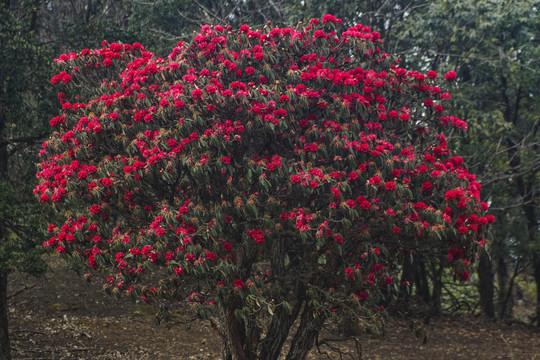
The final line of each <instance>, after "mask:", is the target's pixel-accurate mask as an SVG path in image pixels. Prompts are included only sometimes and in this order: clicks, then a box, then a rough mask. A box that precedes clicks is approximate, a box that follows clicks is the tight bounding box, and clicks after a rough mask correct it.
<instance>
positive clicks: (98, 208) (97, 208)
mask: <svg viewBox="0 0 540 360" xmlns="http://www.w3.org/2000/svg"><path fill="white" fill-rule="evenodd" d="M90 212H91V213H92V214H99V213H100V212H101V206H99V205H97V204H94V205H92V206H91V207H90Z"/></svg>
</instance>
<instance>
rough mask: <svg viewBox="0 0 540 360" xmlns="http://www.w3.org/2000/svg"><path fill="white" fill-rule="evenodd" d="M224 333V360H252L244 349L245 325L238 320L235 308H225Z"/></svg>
mask: <svg viewBox="0 0 540 360" xmlns="http://www.w3.org/2000/svg"><path fill="white" fill-rule="evenodd" d="M223 312H224V326H223V329H224V333H225V341H224V346H225V348H224V349H223V358H224V360H251V359H250V358H249V357H248V354H247V353H246V351H245V349H244V344H245V340H246V334H245V330H244V324H243V323H242V322H241V321H238V320H237V319H236V316H235V315H234V312H235V308H234V307H225V309H223Z"/></svg>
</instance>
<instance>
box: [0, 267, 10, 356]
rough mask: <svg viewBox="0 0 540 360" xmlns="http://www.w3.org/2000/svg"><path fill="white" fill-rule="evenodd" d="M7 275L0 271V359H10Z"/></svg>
mask: <svg viewBox="0 0 540 360" xmlns="http://www.w3.org/2000/svg"><path fill="white" fill-rule="evenodd" d="M7 278H8V275H7V274H5V273H3V272H0V360H11V352H10V347H9V332H8V301H7Z"/></svg>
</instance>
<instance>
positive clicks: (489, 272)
mask: <svg viewBox="0 0 540 360" xmlns="http://www.w3.org/2000/svg"><path fill="white" fill-rule="evenodd" d="M478 279H479V282H478V292H479V294H480V306H481V307H482V311H483V312H484V313H485V314H486V315H487V316H489V317H495V306H494V303H493V294H494V286H493V265H492V262H491V259H490V258H489V255H488V254H486V253H484V254H482V255H481V256H480V263H479V264H478Z"/></svg>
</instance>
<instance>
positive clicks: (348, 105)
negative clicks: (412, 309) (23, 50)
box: [35, 15, 493, 359]
mask: <svg viewBox="0 0 540 360" xmlns="http://www.w3.org/2000/svg"><path fill="white" fill-rule="evenodd" d="M340 25H341V20H339V19H336V18H335V17H333V16H331V15H326V16H324V17H323V18H322V20H321V21H319V20H317V19H314V20H312V21H311V22H310V24H309V25H308V26H307V27H297V28H272V27H271V26H269V25H267V26H266V27H265V28H264V29H262V30H252V29H250V28H249V26H247V25H243V26H241V27H240V29H239V31H234V30H231V29H230V28H223V27H221V26H215V27H210V26H203V27H202V29H201V32H200V33H199V34H198V35H196V36H195V37H194V39H193V41H192V42H191V43H189V44H187V43H183V42H180V43H179V44H178V46H176V47H175V48H174V49H173V50H172V53H171V54H170V55H169V57H168V58H167V59H161V58H156V57H154V55H153V54H151V53H149V52H147V51H145V50H144V49H143V47H142V46H141V45H140V44H133V45H131V46H130V45H127V44H118V43H112V44H108V43H104V44H103V46H104V47H103V48H102V49H99V50H83V51H82V52H80V53H78V54H69V55H63V56H61V57H60V58H59V59H57V63H58V64H59V65H60V66H61V67H62V70H63V71H62V72H61V73H59V74H58V75H56V76H55V77H53V79H52V82H53V83H60V84H62V85H63V86H64V87H65V93H60V95H59V98H60V100H61V102H62V105H63V112H62V114H61V115H60V116H58V117H55V118H53V119H52V120H51V126H52V127H53V128H54V133H53V134H52V135H51V137H50V138H49V139H48V140H47V141H46V142H45V143H44V144H43V150H42V151H41V154H40V155H41V157H42V162H41V164H40V165H39V171H38V173H37V177H38V178H39V180H40V184H39V185H38V186H37V187H36V189H35V193H36V194H37V196H38V197H39V198H40V199H41V201H42V202H43V203H47V204H50V205H52V206H53V207H55V208H57V209H58V210H61V211H62V212H63V214H64V215H65V223H63V224H57V225H56V226H55V225H52V224H51V225H50V226H49V232H50V233H51V238H50V240H49V241H47V242H46V243H45V244H44V245H45V246H46V247H50V248H52V249H56V251H57V252H58V253H62V254H64V255H65V256H66V257H68V258H70V259H71V260H72V261H74V262H76V263H77V262H79V263H81V264H85V266H88V267H89V268H90V269H92V270H94V271H104V272H106V273H107V274H109V277H108V280H107V283H106V285H105V286H106V287H107V288H108V289H109V291H111V292H113V293H117V294H120V293H125V294H128V295H130V296H131V297H133V298H134V299H137V298H142V299H144V300H145V301H150V300H152V299H154V298H156V297H162V298H166V299H170V300H180V301H183V300H185V301H189V302H191V303H192V304H193V307H194V308H195V310H196V311H197V312H198V314H199V315H200V316H201V317H203V318H207V319H210V320H211V321H213V322H214V325H215V326H216V328H218V329H219V330H220V332H221V334H222V336H223V340H224V357H225V358H226V359H252V358H261V359H277V357H278V355H279V354H280V353H281V352H282V350H283V349H282V345H283V343H284V342H285V340H286V338H287V337H288V336H289V333H290V332H291V328H292V327H293V324H294V323H297V324H298V329H297V330H296V331H295V332H294V334H292V333H291V338H292V342H291V346H290V350H289V353H288V357H287V358H288V359H302V358H304V357H305V355H306V354H307V352H308V351H309V349H310V348H311V347H312V345H313V343H314V340H315V338H316V336H317V335H318V333H319V332H320V331H321V329H322V328H323V327H324V326H325V325H326V324H328V323H329V322H330V321H331V319H339V318H342V317H351V316H354V317H355V318H356V319H358V321H361V322H362V324H363V325H366V326H371V325H380V324H381V321H382V319H384V316H385V313H386V311H385V307H386V306H387V305H390V304H391V300H392V297H393V295H394V294H395V290H396V289H397V287H398V286H397V285H399V284H397V282H398V281H397V278H396V271H397V270H396V264H398V263H400V259H401V258H402V257H404V256H410V254H411V252H416V253H421V254H425V255H427V256H441V254H442V255H444V256H447V259H448V263H449V264H451V265H452V266H453V268H454V269H455V272H456V273H457V274H458V275H460V276H461V277H462V278H467V276H468V273H467V268H468V266H469V261H470V260H471V259H474V256H475V252H476V251H477V249H478V248H479V247H483V245H484V243H485V239H484V237H485V236H486V226H487V224H488V223H489V222H491V221H492V220H493V218H492V217H491V216H489V215H487V216H486V215H485V212H486V210H487V205H486V204H485V203H481V202H480V197H479V193H480V189H481V186H480V184H479V183H478V182H476V180H475V177H474V175H471V174H469V173H468V172H467V170H466V169H465V168H464V167H463V160H462V159H461V158H460V157H457V156H454V157H452V155H451V152H450V150H449V149H448V148H447V140H446V137H445V132H447V131H453V130H454V129H456V128H457V129H458V130H464V129H466V123H465V122H463V121H462V120H460V119H458V118H456V117H453V116H450V115H447V114H446V111H445V109H444V107H445V106H446V103H447V102H448V100H449V98H450V96H449V94H448V93H446V92H443V91H442V90H441V88H440V87H439V85H440V83H445V82H449V81H452V80H453V77H452V76H448V75H447V76H446V80H445V79H444V77H442V76H438V75H437V74H436V73H435V72H433V71H430V72H428V73H427V74H426V75H424V74H422V73H419V72H415V71H407V70H405V69H403V68H400V67H399V61H398V60H397V59H396V58H395V57H393V56H390V55H389V54H386V53H383V52H381V51H380V48H379V47H378V46H379V44H380V40H379V34H378V33H377V32H372V31H371V29H370V28H369V27H366V26H362V25H356V26H355V27H353V28H349V29H347V30H346V31H344V32H343V33H341V34H338V33H337V31H338V29H339V28H340ZM160 269H161V270H160ZM163 269H164V270H166V271H163ZM148 275H152V276H150V277H148ZM217 319H219V320H217Z"/></svg>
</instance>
